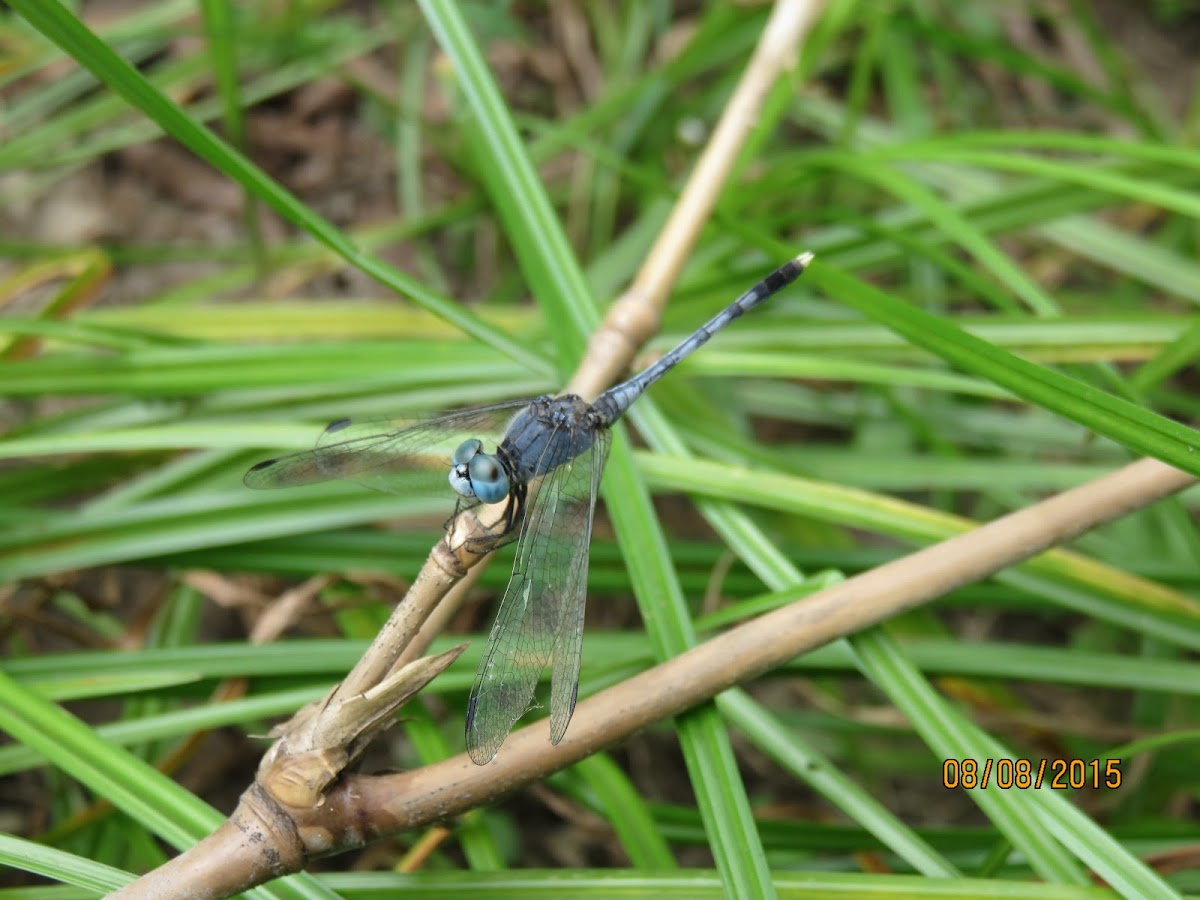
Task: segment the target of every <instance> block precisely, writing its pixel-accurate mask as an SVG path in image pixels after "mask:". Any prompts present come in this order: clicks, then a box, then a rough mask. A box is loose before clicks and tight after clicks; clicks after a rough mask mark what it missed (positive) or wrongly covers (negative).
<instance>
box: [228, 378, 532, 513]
mask: <svg viewBox="0 0 1200 900" xmlns="http://www.w3.org/2000/svg"><path fill="white" fill-rule="evenodd" d="M530 402H531V401H529V400H510V401H508V402H506V403H498V404H496V405H495V406H484V407H478V408H476V409H467V410H461V411H459V412H452V413H447V414H445V415H440V416H435V417H432V418H428V419H424V420H419V421H418V420H415V419H412V418H410V419H408V420H400V421H397V420H392V419H362V420H358V419H340V420H338V421H336V422H332V423H330V424H329V425H328V426H327V427H326V428H325V430H324V431H323V432H322V433H321V437H320V438H319V439H318V440H317V446H316V447H315V448H314V449H312V450H303V451H301V452H300V453H290V454H288V455H287V456H280V457H277V458H276V459H268V460H264V461H263V462H260V463H258V464H257V465H255V466H254V467H252V468H251V469H250V471H248V472H247V473H246V475H245V477H244V478H243V479H242V480H243V482H244V483H245V485H246V486H247V487H252V488H280V487H295V486H297V485H304V484H316V483H318V482H322V481H332V480H333V479H338V478H341V479H345V480H348V481H356V482H358V483H359V484H364V485H366V486H367V487H370V488H374V489H375V490H378V491H386V492H387V493H391V494H409V493H412V492H414V491H428V490H440V489H442V488H447V481H446V478H447V474H448V473H449V471H450V457H451V455H452V454H453V453H454V450H455V449H456V448H457V447H458V445H459V444H460V443H462V441H463V440H465V439H467V438H472V437H477V438H479V439H481V440H482V441H483V442H484V443H485V445H489V446H494V445H495V444H497V443H499V441H500V439H501V438H502V437H503V436H504V430H505V428H507V427H508V422H509V420H510V419H511V418H512V417H513V415H514V414H515V413H516V411H517V410H519V409H522V408H523V407H526V406H528V405H529V403H530ZM447 489H448V488H447Z"/></svg>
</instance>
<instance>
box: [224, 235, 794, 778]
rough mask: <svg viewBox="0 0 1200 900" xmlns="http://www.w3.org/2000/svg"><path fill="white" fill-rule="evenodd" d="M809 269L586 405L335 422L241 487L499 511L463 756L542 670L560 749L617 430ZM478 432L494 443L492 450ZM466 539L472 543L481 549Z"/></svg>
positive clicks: (489, 737) (503, 727)
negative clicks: (399, 497)
mask: <svg viewBox="0 0 1200 900" xmlns="http://www.w3.org/2000/svg"><path fill="white" fill-rule="evenodd" d="M811 260H812V254H811V253H802V254H800V255H799V256H797V257H795V258H794V259H791V260H789V261H788V262H786V263H784V264H783V265H782V266H780V267H779V268H777V269H776V270H775V271H773V272H771V274H769V275H767V276H766V277H765V278H764V279H762V280H761V281H759V282H758V283H757V284H755V285H754V286H753V287H752V288H750V289H749V290H748V291H746V292H745V293H744V294H742V295H741V296H740V297H738V298H737V299H736V300H734V301H733V302H732V303H731V304H729V306H727V307H726V308H725V309H724V310H723V311H722V312H720V313H718V314H717V315H716V316H715V317H714V318H713V319H712V320H710V321H709V322H707V323H706V324H705V325H703V326H701V327H700V328H698V329H697V330H696V331H695V332H694V333H692V334H691V335H690V336H689V337H688V338H686V339H685V340H684V341H683V342H682V343H680V344H679V346H677V347H675V348H674V349H673V350H671V351H670V352H668V353H666V354H665V355H664V356H662V357H661V358H660V359H659V360H658V361H657V362H655V363H654V364H653V365H651V366H649V367H648V368H646V369H645V370H644V371H642V372H640V373H639V374H637V375H635V376H633V377H632V378H630V379H629V380H628V381H625V382H623V383H621V384H618V385H616V386H614V387H612V388H609V389H608V390H607V391H605V392H604V393H603V394H601V395H600V396H599V397H598V398H596V400H595V402H593V403H588V402H586V401H585V400H583V399H582V398H581V397H579V396H577V395H575V394H562V395H559V396H551V395H545V396H541V397H536V398H534V399H525V400H514V401H509V402H506V403H500V404H497V405H494V406H486V407H480V408H476V409H467V410H461V411H458V412H451V413H448V414H445V415H441V416H437V417H433V418H429V419H424V420H419V421H415V422H410V423H408V424H406V425H404V426H402V427H398V428H397V427H395V423H392V422H388V423H380V422H378V421H374V420H365V421H357V420H352V419H339V420H338V421H336V422H333V423H332V424H330V425H329V426H328V427H326V429H325V431H324V433H323V434H322V435H321V437H320V439H319V440H318V442H317V446H316V447H315V448H314V449H312V450H305V451H302V452H300V453H292V454H290V455H287V456H281V457H278V458H276V459H268V460H265V461H263V462H260V463H258V464H257V465H255V466H253V467H252V468H251V469H250V470H249V471H248V472H247V473H246V475H245V478H244V479H243V480H244V482H245V484H246V485H247V486H248V487H251V488H281V487H293V486H297V485H306V484H313V483H317V482H322V481H329V480H332V479H348V480H351V481H356V482H359V483H361V484H364V485H366V486H368V487H372V488H375V489H378V490H383V491H388V492H392V493H403V494H410V493H412V492H415V491H426V490H433V489H441V490H445V487H446V482H447V480H448V481H449V486H450V487H451V488H452V489H453V491H454V492H455V493H456V494H457V495H458V501H457V506H456V509H455V515H454V516H452V517H451V518H450V520H449V521H448V522H447V528H448V529H450V528H451V527H452V524H453V522H454V521H455V519H456V517H457V515H458V513H460V512H461V511H462V510H463V509H465V508H472V507H475V506H478V505H481V504H504V507H503V510H502V512H501V513H500V515H499V516H498V520H497V523H496V525H494V526H492V530H491V532H490V533H489V534H487V535H486V536H485V537H484V538H480V539H468V541H467V547H468V549H477V552H481V553H482V552H488V551H490V550H492V549H495V548H496V547H498V546H501V545H503V544H505V543H509V542H511V541H513V540H515V541H516V543H517V548H516V559H515V560H514V562H513V571H512V576H511V578H510V579H509V582H508V587H507V588H506V589H505V591H504V595H503V597H502V598H501V600H500V606H499V610H498V611H497V614H496V621H495V624H494V625H493V626H492V630H491V633H490V634H489V636H488V642H487V646H486V648H485V649H484V654H483V660H482V662H481V663H480V665H479V670H478V672H477V674H476V676H475V681H474V684H473V686H472V688H471V693H470V697H469V699H468V701H467V717H466V744H467V751H468V753H469V754H470V756H471V759H472V760H473V761H474V762H475V763H477V764H478V765H485V764H487V763H489V762H491V760H492V759H494V758H495V756H496V754H497V752H499V750H500V746H501V744H502V743H503V742H504V739H505V738H506V737H507V736H508V733H509V732H510V731H511V730H512V728H513V726H514V725H515V724H516V722H517V720H518V719H520V718H521V716H523V715H524V714H525V713H526V712H527V711H528V709H529V707H530V705H531V703H532V701H533V696H534V692H535V690H536V688H537V683H538V680H539V679H540V678H541V676H542V674H543V673H544V672H545V670H546V667H547V666H550V667H551V679H550V741H551V743H553V744H555V745H557V744H558V743H559V742H560V741H561V740H562V739H563V736H564V735H565V734H566V731H567V725H568V724H569V723H570V721H571V716H572V714H573V713H574V711H575V702H576V700H577V698H578V694H579V668H580V661H581V656H582V643H583V613H584V605H585V601H586V590H587V572H588V551H589V547H590V544H591V535H592V520H593V517H594V515H595V510H596V495H597V493H598V490H599V486H600V478H601V475H602V474H603V471H604V464H605V461H606V459H607V458H608V450H609V446H610V444H611V442H612V433H611V428H612V425H613V423H614V422H616V421H617V420H618V419H620V418H621V416H622V415H624V413H625V412H626V410H628V409H629V407H630V406H632V405H633V403H634V401H636V400H637V399H638V398H639V397H641V396H642V394H644V393H645V392H646V390H647V389H648V388H649V387H650V386H651V385H652V384H654V383H655V382H656V381H658V380H659V379H660V378H662V377H663V376H664V375H666V374H667V372H669V371H670V370H671V369H673V368H674V367H675V366H676V365H677V364H678V363H679V362H680V361H681V360H683V359H684V358H685V357H687V356H688V355H689V354H691V353H693V352H694V351H695V350H697V349H698V348H699V347H700V346H702V345H703V344H704V343H706V342H707V341H708V340H709V338H711V337H712V336H713V335H714V334H716V333H717V332H718V331H720V330H721V329H723V328H725V327H726V326H727V325H729V324H730V323H731V322H733V321H734V320H735V319H737V318H738V317H739V316H741V315H743V314H744V313H747V312H749V311H750V310H752V309H754V308H755V307H757V306H758V305H760V304H761V303H763V301H765V300H766V299H767V298H769V297H770V296H771V295H773V294H775V293H776V292H778V291H779V290H780V289H782V288H783V287H785V286H786V285H788V284H790V283H791V282H792V281H794V280H795V279H796V278H798V277H799V276H800V274H801V273H802V272H803V271H804V269H805V267H806V266H807V265H808V264H809V262H810V261H811ZM464 435H473V436H471V437H466V438H465V439H464ZM477 435H484V436H485V437H491V438H492V440H493V445H494V447H495V449H494V451H492V452H488V451H487V449H486V446H487V445H486V444H485V441H484V440H483V439H482V438H481V437H479V436H477ZM406 476H407V477H406ZM472 540H478V541H479V543H478V545H477V547H476V546H472V544H471V541H472Z"/></svg>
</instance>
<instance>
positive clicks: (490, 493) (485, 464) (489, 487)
mask: <svg viewBox="0 0 1200 900" xmlns="http://www.w3.org/2000/svg"><path fill="white" fill-rule="evenodd" d="M476 443H479V442H478V441H476ZM459 449H462V448H459ZM467 474H468V475H469V476H470V477H471V487H472V488H474V489H475V496H476V497H478V498H479V499H480V500H482V501H483V502H484V503H499V502H500V501H501V500H503V499H504V498H505V497H507V496H508V476H507V475H505V474H504V467H503V466H501V465H500V460H498V459H496V457H495V456H492V455H491V454H490V453H476V454H475V456H473V457H472V458H471V461H470V462H469V463H468V464H467Z"/></svg>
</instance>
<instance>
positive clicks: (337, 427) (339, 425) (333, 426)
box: [325, 419, 350, 434]
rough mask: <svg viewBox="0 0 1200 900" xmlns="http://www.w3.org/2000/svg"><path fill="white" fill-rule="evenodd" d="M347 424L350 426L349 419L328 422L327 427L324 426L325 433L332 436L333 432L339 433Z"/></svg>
mask: <svg viewBox="0 0 1200 900" xmlns="http://www.w3.org/2000/svg"><path fill="white" fill-rule="evenodd" d="M349 424H350V420H349V419H338V420H337V421H336V422H330V423H329V424H328V425H326V426H325V433H326V434H333V433H334V432H335V431H341V430H342V429H343V428H345V427H346V426H347V425H349Z"/></svg>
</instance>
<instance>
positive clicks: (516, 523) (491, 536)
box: [446, 484, 526, 556]
mask: <svg viewBox="0 0 1200 900" xmlns="http://www.w3.org/2000/svg"><path fill="white" fill-rule="evenodd" d="M525 491H526V488H525V485H524V484H518V485H517V486H516V487H514V489H513V491H512V492H511V493H510V494H509V495H508V502H507V503H506V504H505V506H504V515H503V516H502V517H501V519H500V521H498V522H497V523H496V524H495V525H493V526H492V527H491V528H489V529H487V533H486V534H484V535H483V536H481V537H474V538H467V540H466V541H464V542H463V546H464V547H466V548H467V550H468V551H470V552H471V553H478V554H480V555H481V556H482V555H483V554H485V553H491V552H492V551H493V550H499V549H500V548H501V547H504V546H506V545H508V544H511V543H512V542H513V541H515V540H516V539H517V538H518V537H520V536H521V528H520V525H521V519H522V517H523V516H524V514H525ZM478 505H479V501H478V500H476V501H474V502H471V501H463V500H460V501H459V502H458V509H456V510H455V512H454V515H453V516H451V517H450V522H453V521H454V519H455V518H457V516H458V514H459V512H461V511H462V510H464V509H472V508H474V507H476V506H478ZM446 524H447V525H449V524H450V523H449V522H447V523H446Z"/></svg>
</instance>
